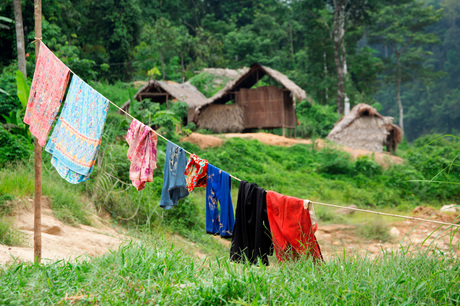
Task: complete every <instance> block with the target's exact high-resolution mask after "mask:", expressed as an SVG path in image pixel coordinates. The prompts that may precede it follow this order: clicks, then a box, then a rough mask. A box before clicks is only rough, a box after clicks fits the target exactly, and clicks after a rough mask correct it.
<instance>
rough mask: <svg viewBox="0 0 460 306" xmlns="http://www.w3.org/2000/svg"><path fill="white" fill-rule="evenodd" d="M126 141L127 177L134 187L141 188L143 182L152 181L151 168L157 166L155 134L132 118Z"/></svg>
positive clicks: (153, 168)
mask: <svg viewBox="0 0 460 306" xmlns="http://www.w3.org/2000/svg"><path fill="white" fill-rule="evenodd" d="M126 141H127V142H128V145H129V149H128V153H127V155H128V159H129V160H130V161H131V166H130V167H129V178H130V180H132V182H133V185H134V187H136V189H137V190H138V191H139V190H142V189H144V187H145V183H147V182H152V181H153V170H155V169H156V167H157V135H156V134H155V133H154V132H153V130H152V129H151V128H150V127H149V126H146V125H144V124H143V123H141V122H139V121H138V120H136V119H133V121H132V122H131V125H130V126H129V129H128V133H127V134H126Z"/></svg>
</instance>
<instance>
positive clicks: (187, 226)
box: [163, 196, 201, 236]
mask: <svg viewBox="0 0 460 306" xmlns="http://www.w3.org/2000/svg"><path fill="white" fill-rule="evenodd" d="M200 221H201V220H200V215H199V210H198V207H197V205H196V203H195V202H194V201H193V196H189V197H187V198H185V199H183V200H180V201H179V204H178V205H177V206H174V207H173V208H171V209H169V210H165V212H164V218H163V222H164V224H165V225H167V226H170V227H171V228H172V229H174V230H175V231H177V232H178V233H180V234H181V235H184V236H187V234H188V232H190V231H192V230H196V229H198V228H200V223H201V222H200Z"/></svg>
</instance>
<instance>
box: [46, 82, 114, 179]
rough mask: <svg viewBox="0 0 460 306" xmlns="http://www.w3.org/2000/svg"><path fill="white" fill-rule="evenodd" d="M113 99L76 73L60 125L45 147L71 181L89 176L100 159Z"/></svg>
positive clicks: (52, 162) (60, 170) (57, 166)
mask: <svg viewBox="0 0 460 306" xmlns="http://www.w3.org/2000/svg"><path fill="white" fill-rule="evenodd" d="M108 109H109V101H108V100H107V99H106V98H104V97H103V96H102V95H101V94H100V93H98V92H97V91H95V90H94V89H93V88H91V87H90V86H89V85H88V84H86V83H85V82H83V81H82V80H81V79H80V78H79V77H78V76H76V75H74V76H73V77H72V82H71V83H70V87H69V92H68V94H67V98H66V101H65V103H64V107H63V108H62V112H61V115H60V116H59V119H58V122H57V123H56V127H55V128H54V130H53V133H52V134H51V137H50V139H49V140H48V143H47V145H46V148H45V150H46V151H47V152H49V153H51V155H52V156H53V157H52V159H51V164H52V165H53V166H54V167H55V168H56V170H57V171H58V173H59V174H60V175H61V176H62V177H63V178H64V179H65V180H67V181H68V182H70V183H73V184H77V183H81V182H84V181H86V180H88V178H89V175H90V174H91V172H92V171H93V166H94V164H95V162H96V156H97V152H98V149H99V145H100V143H101V137H102V131H103V129H104V124H105V120H106V119H107V113H108Z"/></svg>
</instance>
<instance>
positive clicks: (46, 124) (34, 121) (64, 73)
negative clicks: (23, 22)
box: [24, 42, 70, 147]
mask: <svg viewBox="0 0 460 306" xmlns="http://www.w3.org/2000/svg"><path fill="white" fill-rule="evenodd" d="M69 75H70V70H69V68H67V66H66V65H64V63H63V62H61V61H60V60H59V59H58V58H57V57H56V56H55V55H54V54H53V53H52V52H51V51H50V50H49V49H48V48H47V47H46V46H45V44H44V43H42V42H40V53H39V54H38V60H37V65H36V66H35V73H34V79H33V81H32V87H31V88H30V95H29V101H28V102H27V109H26V115H25V116H24V122H25V123H27V124H28V125H29V130H30V133H32V135H34V136H35V137H37V140H38V143H39V144H40V145H41V146H42V147H44V146H45V144H46V137H47V136H48V134H49V132H50V130H51V126H52V125H53V122H54V119H55V118H56V115H57V113H58V111H59V107H60V106H61V102H62V98H63V97H64V94H65V90H66V88H67V83H69Z"/></svg>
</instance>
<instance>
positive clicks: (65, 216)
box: [0, 153, 89, 225]
mask: <svg viewBox="0 0 460 306" xmlns="http://www.w3.org/2000/svg"><path fill="white" fill-rule="evenodd" d="M45 154H46V153H45ZM48 167H50V166H49V164H47V163H46V161H45V162H44V163H43V171H42V182H43V183H42V193H43V195H44V196H48V197H49V198H50V200H51V208H52V209H53V210H54V214H55V216H56V217H57V218H58V219H59V220H61V221H62V222H64V223H67V224H71V225H75V224H77V223H82V224H89V220H88V219H87V218H86V215H87V213H86V212H85V205H86V203H85V200H83V199H82V194H81V192H80V190H79V189H77V188H74V187H73V185H69V183H67V182H66V181H65V180H64V179H62V178H61V177H60V176H59V175H58V174H57V173H56V171H54V169H51V170H48V169H49V168H48ZM33 171H34V170H33V166H32V162H30V163H27V164H13V165H9V166H7V167H5V168H3V169H1V171H0V196H4V195H9V196H13V197H15V198H25V197H33V196H34V190H35V184H34V172H33Z"/></svg>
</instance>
